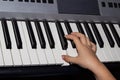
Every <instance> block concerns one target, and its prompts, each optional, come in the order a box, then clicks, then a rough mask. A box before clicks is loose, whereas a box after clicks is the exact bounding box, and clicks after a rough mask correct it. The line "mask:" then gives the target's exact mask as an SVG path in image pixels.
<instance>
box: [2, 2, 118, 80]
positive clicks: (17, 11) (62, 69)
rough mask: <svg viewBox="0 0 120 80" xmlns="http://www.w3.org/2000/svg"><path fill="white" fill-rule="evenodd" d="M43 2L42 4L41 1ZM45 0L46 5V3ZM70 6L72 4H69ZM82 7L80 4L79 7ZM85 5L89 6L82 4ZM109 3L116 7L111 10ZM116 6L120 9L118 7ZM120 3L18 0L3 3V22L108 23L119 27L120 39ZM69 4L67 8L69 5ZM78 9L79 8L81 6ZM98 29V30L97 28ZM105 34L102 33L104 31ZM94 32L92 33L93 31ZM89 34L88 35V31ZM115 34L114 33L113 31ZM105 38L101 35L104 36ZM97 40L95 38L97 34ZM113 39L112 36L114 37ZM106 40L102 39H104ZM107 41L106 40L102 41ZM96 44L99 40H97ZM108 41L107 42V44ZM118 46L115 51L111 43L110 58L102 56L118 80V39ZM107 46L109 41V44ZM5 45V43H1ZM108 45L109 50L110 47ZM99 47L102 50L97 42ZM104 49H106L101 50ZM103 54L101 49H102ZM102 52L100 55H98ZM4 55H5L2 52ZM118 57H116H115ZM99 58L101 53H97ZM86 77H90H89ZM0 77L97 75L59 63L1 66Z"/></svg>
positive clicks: (102, 59)
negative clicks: (13, 20)
mask: <svg viewBox="0 0 120 80" xmlns="http://www.w3.org/2000/svg"><path fill="white" fill-rule="evenodd" d="M39 1H41V2H39ZM44 1H45V2H44ZM68 3H69V4H68ZM80 4H81V5H80ZM83 4H86V5H87V6H85V5H83ZM110 4H112V5H113V6H112V7H111V6H110ZM116 4H117V8H116V7H115V5H116ZM119 4H120V1H112V0H111V2H108V1H107V0H99V1H97V0H93V1H92V2H91V1H89V0H80V1H77V0H74V1H73V0H63V2H62V1H61V0H38V2H37V0H35V1H34V0H33V2H32V0H31V1H29V0H28V1H24V0H23V1H22V0H21V1H19V0H13V1H9V0H0V6H1V7H0V21H2V19H3V18H4V19H5V20H7V21H11V20H12V19H13V18H14V19H16V20H17V21H19V22H25V21H26V20H30V22H33V21H35V20H36V19H37V20H39V22H42V21H43V20H47V22H50V23H55V21H56V20H58V21H60V22H61V23H64V21H65V20H67V21H68V22H69V23H75V22H76V21H79V22H87V23H89V24H91V22H94V23H95V24H101V22H104V23H105V24H108V23H109V22H110V23H112V24H114V26H115V25H117V28H116V29H118V30H117V33H118V35H119V38H120V33H119V31H120V27H119V28H118V26H119V24H120V15H119V14H120V11H119V9H120V8H119ZM66 5H67V6H66ZM78 6H79V7H78ZM98 30H99V29H98ZM102 31H103V30H102ZM92 33H93V32H92ZM86 34H87V32H86ZM111 34H112V32H111ZM101 35H102V34H101ZM94 37H95V35H94ZM112 37H114V36H113V34H112ZM102 38H103V37H102ZM103 40H107V38H105V39H103ZM96 41H97V40H96ZM104 42H106V41H104ZM114 42H115V46H114V47H113V48H112V47H110V45H109V44H105V45H106V46H107V48H106V51H102V52H103V53H107V55H108V56H107V55H100V56H103V57H104V58H105V59H104V58H101V61H102V62H103V63H104V64H105V65H106V66H107V67H108V69H109V70H110V71H111V72H112V73H113V75H114V76H115V77H116V78H117V79H118V80H119V79H120V78H119V76H120V69H119V68H120V54H119V51H120V47H118V45H117V43H116V40H115V39H114ZM107 43H108V42H107ZM1 45H2V44H1ZM108 45H109V47H108ZM97 46H98V48H99V45H98V42H97ZM102 49H103V50H105V49H104V47H103V48H102ZM109 50H110V51H111V54H112V52H114V51H115V55H113V54H112V55H113V57H112V55H111V54H110V55H111V56H110V55H109V52H110V51H109ZM99 51H101V49H99ZM98 53H100V52H98ZM2 54H4V53H2ZM116 55H117V56H116ZM98 56H99V54H98ZM86 76H87V77H86ZM0 78H1V79H8V78H11V79H16V78H17V79H24V78H25V79H29V80H32V79H43V80H48V79H58V80H59V79H63V80H64V79H73V80H74V79H84V80H88V79H90V80H94V75H93V74H92V73H91V72H90V71H88V70H86V69H83V68H81V67H79V66H77V65H67V66H66V65H65V66H62V65H58V64H50V65H49V64H48V65H40V64H33V65H32V64H30V65H7V66H6V65H2V66H0Z"/></svg>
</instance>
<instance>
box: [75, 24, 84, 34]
mask: <svg viewBox="0 0 120 80" xmlns="http://www.w3.org/2000/svg"><path fill="white" fill-rule="evenodd" d="M76 25H77V28H78V31H79V32H80V33H82V34H84V35H85V32H84V30H83V28H82V25H81V24H80V22H76Z"/></svg>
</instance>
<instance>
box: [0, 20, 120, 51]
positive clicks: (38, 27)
mask: <svg viewBox="0 0 120 80" xmlns="http://www.w3.org/2000/svg"><path fill="white" fill-rule="evenodd" d="M11 22H12V25H13V30H14V35H15V39H16V44H17V48H18V49H22V40H21V36H20V32H19V28H18V24H17V21H16V20H15V19H12V20H11ZM42 22H43V25H44V29H45V31H46V34H47V38H48V41H49V45H50V48H51V49H52V48H55V42H54V38H53V36H52V33H51V30H50V27H49V24H48V21H46V20H43V21H42ZM1 23H2V28H3V33H4V38H5V44H6V48H7V49H11V48H12V47H11V45H12V43H11V39H10V35H9V31H8V25H7V22H6V19H1ZM25 23H26V27H27V31H28V34H29V39H30V42H31V47H32V48H33V49H36V48H37V43H36V39H35V36H34V33H33V29H32V25H31V21H30V20H25ZM75 23H76V25H77V28H78V31H79V32H80V33H82V34H85V32H84V30H83V28H82V26H81V24H80V22H78V21H77V22H75ZM82 23H83V25H84V28H85V30H86V33H87V35H88V37H89V39H90V40H91V41H92V42H93V43H95V44H96V41H95V38H94V36H93V34H92V31H91V29H90V26H89V25H88V23H87V22H82ZM34 24H35V27H36V30H37V34H38V38H39V42H40V45H41V48H43V49H45V48H46V41H45V39H44V34H43V32H42V29H41V25H40V24H39V21H38V20H34ZM55 24H56V28H57V32H58V35H59V39H60V42H61V46H62V49H64V50H66V49H67V47H68V43H67V40H66V39H65V37H64V35H65V34H64V31H63V29H62V26H61V24H60V22H59V21H55ZM64 24H65V27H66V30H67V33H68V34H70V33H72V32H73V31H72V29H71V26H70V24H69V22H68V21H64ZM90 24H91V27H92V29H93V32H94V34H95V37H96V39H97V41H98V44H99V46H100V48H103V47H104V42H103V40H102V38H101V35H100V33H99V30H98V29H97V27H96V25H95V23H93V22H92V23H90ZM108 24H109V27H110V29H111V31H112V34H113V36H114V38H115V40H116V42H117V45H118V46H119V47H120V37H119V35H118V33H117V31H116V29H115V28H114V26H113V24H112V23H108ZM101 25H102V28H103V30H104V32H105V35H106V37H107V39H108V42H109V44H110V46H111V47H114V45H115V42H114V40H113V38H112V36H111V34H110V32H109V30H108V28H107V26H106V24H105V23H101ZM71 44H72V47H73V48H75V44H74V43H73V41H71Z"/></svg>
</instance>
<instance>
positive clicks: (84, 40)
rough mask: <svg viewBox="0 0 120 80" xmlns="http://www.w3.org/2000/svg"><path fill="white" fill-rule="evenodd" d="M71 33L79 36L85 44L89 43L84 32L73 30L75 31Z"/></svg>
mask: <svg viewBox="0 0 120 80" xmlns="http://www.w3.org/2000/svg"><path fill="white" fill-rule="evenodd" d="M71 34H73V35H75V36H77V37H79V38H80V40H81V42H82V44H85V45H86V44H87V40H86V36H85V35H83V34H81V33H78V32H73V33H71Z"/></svg>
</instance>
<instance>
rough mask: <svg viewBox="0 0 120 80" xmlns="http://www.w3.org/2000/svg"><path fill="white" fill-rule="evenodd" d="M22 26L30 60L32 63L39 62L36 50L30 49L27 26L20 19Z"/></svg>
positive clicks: (36, 63)
mask: <svg viewBox="0 0 120 80" xmlns="http://www.w3.org/2000/svg"><path fill="white" fill-rule="evenodd" d="M22 27H23V32H24V35H25V39H26V43H27V48H28V52H29V55H30V59H31V62H32V64H34V65H38V64H39V59H38V55H37V53H36V50H35V49H32V46H31V43H30V39H29V35H28V31H27V27H26V23H25V22H23V21H22Z"/></svg>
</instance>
